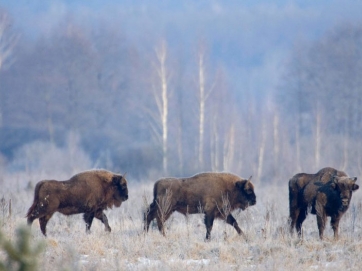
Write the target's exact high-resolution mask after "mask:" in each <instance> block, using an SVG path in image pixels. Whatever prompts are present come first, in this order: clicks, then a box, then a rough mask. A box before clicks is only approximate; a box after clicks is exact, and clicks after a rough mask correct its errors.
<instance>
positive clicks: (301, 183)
mask: <svg viewBox="0 0 362 271" xmlns="http://www.w3.org/2000/svg"><path fill="white" fill-rule="evenodd" d="M250 180H251V177H250V178H249V179H244V178H241V177H239V176H237V175H234V174H231V173H200V174H197V175H194V176H192V177H188V178H164V179H160V180H158V181H157V182H156V183H155V185H154V189H153V196H154V198H153V201H152V203H151V204H150V206H149V207H148V208H147V210H146V211H145V213H144V229H145V231H148V229H149V226H150V223H151V222H152V221H153V220H154V219H156V221H157V226H158V229H159V231H160V232H161V233H162V234H163V235H165V231H164V223H165V222H166V220H167V219H168V218H169V217H170V216H171V214H172V213H173V212H175V211H177V212H179V213H181V214H184V215H187V214H197V213H202V214H204V217H205V220H204V222H205V226H206V239H210V237H211V230H212V226H213V222H214V219H215V218H218V219H224V220H225V221H226V223H227V224H229V225H231V226H233V227H234V228H235V230H236V231H237V233H238V234H243V232H242V230H241V229H240V227H239V226H238V223H237V221H236V219H235V218H234V217H233V215H232V214H231V213H232V211H233V210H235V209H241V210H245V209H246V208H247V207H249V206H252V205H255V204H256V195H255V192H254V185H253V184H252V183H251V181H250ZM356 180H357V178H356V177H353V178H351V177H348V175H347V174H346V173H345V172H343V171H339V170H336V169H334V168H330V167H326V168H323V169H321V170H320V171H318V172H317V173H316V174H307V173H299V174H296V175H294V176H293V177H292V178H291V179H290V180H289V211H290V213H289V223H290V233H291V234H293V231H294V228H296V231H297V233H298V235H299V236H301V235H302V224H303V221H304V220H305V218H306V216H307V214H308V213H309V212H311V213H312V214H315V215H316V216H317V225H318V230H319V237H320V238H321V239H323V231H324V229H325V224H326V219H327V216H329V217H331V226H332V229H333V231H334V238H335V239H337V238H338V225H339V221H340V219H341V217H342V216H343V214H344V213H345V212H346V211H347V209H348V207H349V204H350V202H351V199H352V193H353V192H354V191H356V190H357V189H358V188H359V186H358V185H357V184H356ZM127 199H128V189H127V180H126V178H125V175H123V176H122V175H119V174H115V173H113V172H110V171H106V170H90V171H85V172H81V173H79V174H76V175H74V176H73V177H71V178H70V179H69V180H66V181H56V180H44V181H40V182H39V183H37V185H36V187H35V192H34V201H33V204H32V205H31V207H30V208H29V210H28V213H27V215H26V217H27V221H28V224H29V225H31V224H32V223H33V221H34V220H35V219H39V224H40V229H41V231H42V233H43V234H44V235H45V236H46V225H47V223H48V221H49V219H50V218H51V217H52V215H53V214H54V213H55V212H60V213H62V214H64V215H72V214H83V219H84V221H85V223H86V231H87V232H89V230H90V227H91V225H92V221H93V219H94V218H97V219H99V220H100V221H101V222H102V223H103V224H104V225H105V230H106V231H109V232H110V231H111V227H110V226H109V224H108V219H107V216H106V215H105V213H104V210H106V209H108V208H112V207H113V206H115V207H120V206H121V204H122V202H123V201H126V200H127Z"/></svg>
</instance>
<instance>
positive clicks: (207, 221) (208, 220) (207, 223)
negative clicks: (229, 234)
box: [205, 214, 214, 240]
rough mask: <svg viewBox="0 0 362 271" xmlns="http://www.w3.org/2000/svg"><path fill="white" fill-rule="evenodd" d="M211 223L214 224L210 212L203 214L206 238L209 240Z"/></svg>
mask: <svg viewBox="0 0 362 271" xmlns="http://www.w3.org/2000/svg"><path fill="white" fill-rule="evenodd" d="M213 224H214V216H213V215H211V214H205V226H206V240H210V238H211V230H212V225H213Z"/></svg>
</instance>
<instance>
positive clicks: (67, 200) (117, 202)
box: [26, 170, 128, 236]
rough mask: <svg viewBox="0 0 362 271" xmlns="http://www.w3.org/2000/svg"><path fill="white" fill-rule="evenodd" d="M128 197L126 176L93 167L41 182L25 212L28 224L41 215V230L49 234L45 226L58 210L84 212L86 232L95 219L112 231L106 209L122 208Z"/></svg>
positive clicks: (71, 213)
mask: <svg viewBox="0 0 362 271" xmlns="http://www.w3.org/2000/svg"><path fill="white" fill-rule="evenodd" d="M127 199H128V189H127V180H126V179H125V177H124V176H121V175H118V174H115V173H112V172H109V171H106V170H90V171H85V172H81V173H79V174H76V175H74V176H73V177H72V178H70V179H69V180H67V181H55V180H49V181H40V182H38V183H37V185H36V187H35V193H34V202H33V204H32V206H31V207H30V208H29V211H28V213H27V215H26V217H27V218H28V224H29V225H31V224H32V223H33V221H34V220H35V219H37V218H39V222H40V229H41V231H42V233H43V234H44V235H45V236H46V225H47V223H48V221H49V219H50V218H51V217H52V215H53V214H54V213H55V212H59V213H62V214H64V215H73V214H80V213H84V216H83V218H84V221H85V223H86V231H87V232H88V231H89V230H90V227H91V225H92V221H93V218H94V217H95V218H97V219H99V220H100V221H102V222H103V224H104V225H105V227H106V231H111V227H110V226H109V224H108V219H107V216H106V215H105V214H104V212H103V210H106V209H107V208H112V207H113V206H116V207H120V206H121V204H122V202H123V201H125V200H127Z"/></svg>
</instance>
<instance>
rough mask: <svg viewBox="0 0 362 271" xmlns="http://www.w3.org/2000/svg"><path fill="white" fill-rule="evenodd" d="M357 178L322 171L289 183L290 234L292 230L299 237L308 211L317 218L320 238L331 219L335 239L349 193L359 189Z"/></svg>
mask: <svg viewBox="0 0 362 271" xmlns="http://www.w3.org/2000/svg"><path fill="white" fill-rule="evenodd" d="M356 181H357V178H356V177H352V178H350V177H348V176H347V174H346V173H345V172H343V171H339V170H336V169H334V168H330V167H327V168H323V169H321V170H320V171H318V172H317V173H316V174H306V173H299V174H296V175H294V176H293V178H292V179H290V181H289V211H290V218H289V219H290V232H291V233H293V229H294V227H295V228H296V230H297V232H298V235H299V236H301V233H302V224H303V222H304V220H305V219H306V217H307V214H308V210H310V211H311V213H312V214H315V215H316V216H317V224H318V230H319V237H320V239H323V232H324V229H325V225H326V220H327V217H328V216H329V217H331V226H332V229H333V232H334V238H335V239H338V227H339V221H340V219H341V218H342V216H343V214H344V213H345V212H346V211H347V209H348V207H349V204H350V201H351V199H352V192H354V191H356V190H357V189H358V188H359V186H358V185H357V184H356Z"/></svg>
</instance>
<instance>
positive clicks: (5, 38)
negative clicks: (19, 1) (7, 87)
mask: <svg viewBox="0 0 362 271" xmlns="http://www.w3.org/2000/svg"><path fill="white" fill-rule="evenodd" d="M17 41H18V36H17V35H16V34H14V33H12V31H11V24H10V18H9V16H8V14H7V13H6V12H4V11H1V10H0V72H1V71H2V70H3V69H4V68H8V67H9V66H11V64H12V63H13V61H14V57H13V50H14V47H15V45H16V43H17ZM0 84H1V82H0ZM1 96H2V95H1V92H0V100H3V98H2V97H1ZM2 123H3V108H2V104H1V103H0V127H2Z"/></svg>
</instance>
